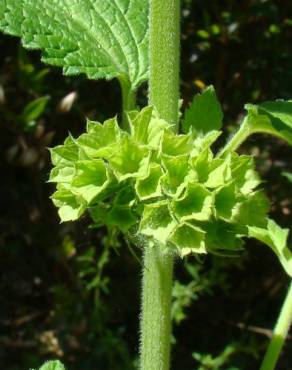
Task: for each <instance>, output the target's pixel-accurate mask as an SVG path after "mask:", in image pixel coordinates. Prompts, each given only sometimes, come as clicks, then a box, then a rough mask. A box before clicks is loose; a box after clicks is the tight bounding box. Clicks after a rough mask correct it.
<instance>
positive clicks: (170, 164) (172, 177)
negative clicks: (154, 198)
mask: <svg viewBox="0 0 292 370" xmlns="http://www.w3.org/2000/svg"><path fill="white" fill-rule="evenodd" d="M162 163H163V166H164V167H165V170H166V173H165V175H163V176H162V178H161V183H162V187H163V191H164V192H165V193H166V194H168V195H172V196H174V195H175V196H178V195H180V193H181V192H182V190H183V189H184V188H185V187H186V182H185V179H186V176H187V175H188V174H189V165H188V156H187V155H186V156H177V157H163V158H162Z"/></svg>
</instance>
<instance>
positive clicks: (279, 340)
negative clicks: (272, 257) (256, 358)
mask: <svg viewBox="0 0 292 370" xmlns="http://www.w3.org/2000/svg"><path fill="white" fill-rule="evenodd" d="M291 323H292V281H291V283H290V287H289V290H288V293H287V295H286V298H285V301H284V303H283V306H282V309H281V312H280V315H279V317H278V321H277V324H276V326H275V329H274V332H273V336H272V339H271V341H270V344H269V346H268V349H267V352H266V354H265V357H264V359H263V363H262V366H261V368H260V370H274V369H275V366H276V364H277V361H278V358H279V356H280V353H281V351H282V348H283V345H284V343H285V339H286V337H287V334H288V331H289V328H290V326H291Z"/></svg>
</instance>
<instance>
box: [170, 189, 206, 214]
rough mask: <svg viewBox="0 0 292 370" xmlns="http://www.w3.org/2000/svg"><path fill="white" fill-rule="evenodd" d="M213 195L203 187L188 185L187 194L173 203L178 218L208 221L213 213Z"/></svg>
mask: <svg viewBox="0 0 292 370" xmlns="http://www.w3.org/2000/svg"><path fill="white" fill-rule="evenodd" d="M212 204H213V197H212V194H211V193H210V192H209V191H208V190H207V189H206V188H205V187H204V186H202V185H199V184H188V186H187V189H186V191H185V193H184V194H183V195H182V196H181V197H179V198H177V199H176V200H174V201H173V203H172V210H173V212H174V214H175V215H176V217H178V218H179V219H181V220H183V221H185V220H201V221H204V220H208V219H209V218H210V217H211V213H212V209H211V207H212Z"/></svg>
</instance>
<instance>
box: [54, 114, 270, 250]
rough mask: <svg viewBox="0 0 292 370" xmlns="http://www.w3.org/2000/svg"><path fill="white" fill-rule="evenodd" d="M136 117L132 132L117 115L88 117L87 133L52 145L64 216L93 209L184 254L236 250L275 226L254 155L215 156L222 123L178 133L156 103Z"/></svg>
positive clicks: (99, 220)
mask: <svg viewBox="0 0 292 370" xmlns="http://www.w3.org/2000/svg"><path fill="white" fill-rule="evenodd" d="M128 119H129V122H130V129H131V132H130V133H128V132H125V131H123V130H121V129H120V128H119V126H118V123H117V120H116V118H113V119H110V120H107V121H105V122H104V123H103V124H100V123H95V122H91V121H88V123H87V132H86V133H84V134H82V135H81V136H79V137H78V138H77V139H74V138H73V137H69V138H68V139H67V140H66V141H65V143H64V145H60V146H57V147H56V148H54V149H51V155H52V162H53V164H54V166H55V167H54V168H53V170H52V172H51V176H50V182H55V183H57V190H56V192H55V193H54V194H53V196H52V199H53V202H54V204H55V205H56V206H57V207H58V208H59V215H60V218H61V220H62V221H71V220H76V219H78V218H79V217H81V216H82V214H83V213H84V212H86V211H88V212H89V214H90V216H91V218H92V220H93V222H94V224H97V225H107V226H115V227H117V228H119V229H120V230H121V231H122V232H123V233H124V234H128V235H131V236H132V237H137V238H138V240H141V241H147V243H148V244H150V245H151V244H156V245H159V246H161V248H162V249H164V250H165V251H173V252H177V253H178V254H179V255H180V256H184V255H186V254H189V253H206V252H214V253H220V254H224V255H233V254H235V253H237V252H238V251H240V250H241V249H242V244H243V241H242V240H241V238H242V237H243V236H251V235H250V234H251V232H254V233H255V232H259V230H266V231H267V230H268V227H269V221H268V219H267V216H266V215H267V212H268V208H269V205H268V201H267V199H266V197H265V196H264V194H263V193H262V191H261V190H259V189H258V186H259V184H260V179H259V177H258V175H257V173H256V172H255V170H254V161H253V158H252V157H250V156H246V155H241V156H240V155H238V154H236V153H232V154H229V155H228V156H227V157H225V158H224V159H222V158H218V157H215V156H214V154H213V153H212V151H211V149H210V146H211V145H212V144H213V143H214V142H215V141H216V139H217V138H218V136H219V135H220V132H219V131H211V132H209V133H207V134H205V135H204V136H198V135H197V136H196V135H194V134H193V133H192V132H191V131H190V132H189V133H188V134H185V135H178V134H175V133H174V132H173V130H172V127H171V125H170V124H168V123H167V122H166V121H164V120H162V119H160V118H159V117H158V116H157V114H156V112H154V111H153V109H152V107H146V108H144V109H143V110H142V111H141V112H130V113H129V115H128ZM270 226H271V225H270Z"/></svg>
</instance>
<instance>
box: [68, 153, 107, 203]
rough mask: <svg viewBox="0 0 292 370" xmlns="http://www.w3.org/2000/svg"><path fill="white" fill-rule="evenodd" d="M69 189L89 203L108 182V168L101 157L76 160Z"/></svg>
mask: <svg viewBox="0 0 292 370" xmlns="http://www.w3.org/2000/svg"><path fill="white" fill-rule="evenodd" d="M75 168H76V173H75V175H74V179H73V180H72V182H71V187H70V190H71V191H72V193H73V194H75V195H77V196H80V197H81V198H83V199H84V200H85V202H86V203H87V204H90V203H91V202H92V201H93V200H94V199H95V198H96V197H97V195H99V194H101V193H102V192H103V191H104V190H105V189H106V188H107V186H108V185H109V184H110V176H109V173H108V169H107V167H106V165H105V163H104V162H103V160H101V159H91V160H86V161H78V162H77V163H76V165H75Z"/></svg>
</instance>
